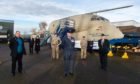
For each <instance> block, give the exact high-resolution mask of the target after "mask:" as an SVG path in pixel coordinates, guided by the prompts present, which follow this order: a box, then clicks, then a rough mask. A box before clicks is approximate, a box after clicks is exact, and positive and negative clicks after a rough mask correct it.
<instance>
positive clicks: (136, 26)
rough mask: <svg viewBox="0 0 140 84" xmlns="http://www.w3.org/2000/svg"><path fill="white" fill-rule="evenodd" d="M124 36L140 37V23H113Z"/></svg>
mask: <svg viewBox="0 0 140 84" xmlns="http://www.w3.org/2000/svg"><path fill="white" fill-rule="evenodd" d="M112 23H113V24H114V25H115V26H116V27H118V28H119V29H120V30H121V31H122V32H123V33H124V34H127V35H130V36H140V23H139V22H136V21H134V20H128V21H119V22H112Z"/></svg>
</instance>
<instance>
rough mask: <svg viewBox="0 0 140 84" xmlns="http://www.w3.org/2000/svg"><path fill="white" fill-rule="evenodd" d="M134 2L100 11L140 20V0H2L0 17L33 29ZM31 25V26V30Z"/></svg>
mask: <svg viewBox="0 0 140 84" xmlns="http://www.w3.org/2000/svg"><path fill="white" fill-rule="evenodd" d="M130 4H132V5H133V4H134V7H132V8H128V9H121V10H116V11H110V12H104V13H99V15H101V16H104V17H105V18H108V19H109V20H110V21H113V22H114V21H120V20H121V21H122V20H130V19H133V20H137V21H140V19H139V18H140V16H139V14H140V10H139V9H140V6H139V4H138V0H107V1H104V0H98V1H97V0H96V1H95V0H83V1H81V0H67V1H66V0H37V1H35V0H0V19H10V20H14V21H15V25H16V26H15V29H21V30H24V31H29V30H30V29H31V28H32V27H35V28H38V27H39V26H38V24H39V22H41V21H46V22H47V23H48V24H49V23H51V21H53V20H56V19H60V18H64V17H67V16H72V15H77V14H83V13H87V12H93V11H98V10H102V9H108V8H114V7H119V6H124V5H130ZM27 28H28V29H27Z"/></svg>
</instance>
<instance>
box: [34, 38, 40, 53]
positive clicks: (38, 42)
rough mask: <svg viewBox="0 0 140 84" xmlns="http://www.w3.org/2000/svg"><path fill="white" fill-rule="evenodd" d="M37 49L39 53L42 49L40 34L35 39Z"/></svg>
mask: <svg viewBox="0 0 140 84" xmlns="http://www.w3.org/2000/svg"><path fill="white" fill-rule="evenodd" d="M35 51H36V53H37V54H38V53H39V51H40V38H39V36H37V37H36V39H35Z"/></svg>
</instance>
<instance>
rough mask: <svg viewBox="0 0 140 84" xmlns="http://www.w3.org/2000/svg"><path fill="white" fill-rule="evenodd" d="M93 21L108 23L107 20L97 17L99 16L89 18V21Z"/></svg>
mask: <svg viewBox="0 0 140 84" xmlns="http://www.w3.org/2000/svg"><path fill="white" fill-rule="evenodd" d="M95 20H99V21H108V19H106V18H104V17H99V16H93V17H92V18H91V21H95Z"/></svg>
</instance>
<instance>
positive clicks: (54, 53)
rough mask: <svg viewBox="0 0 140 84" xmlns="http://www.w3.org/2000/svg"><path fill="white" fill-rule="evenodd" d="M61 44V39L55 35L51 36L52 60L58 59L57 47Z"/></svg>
mask: <svg viewBox="0 0 140 84" xmlns="http://www.w3.org/2000/svg"><path fill="white" fill-rule="evenodd" d="M60 44H61V39H60V38H59V36H58V35H57V34H56V33H55V34H54V35H52V39H51V48H52V59H59V45H60Z"/></svg>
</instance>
